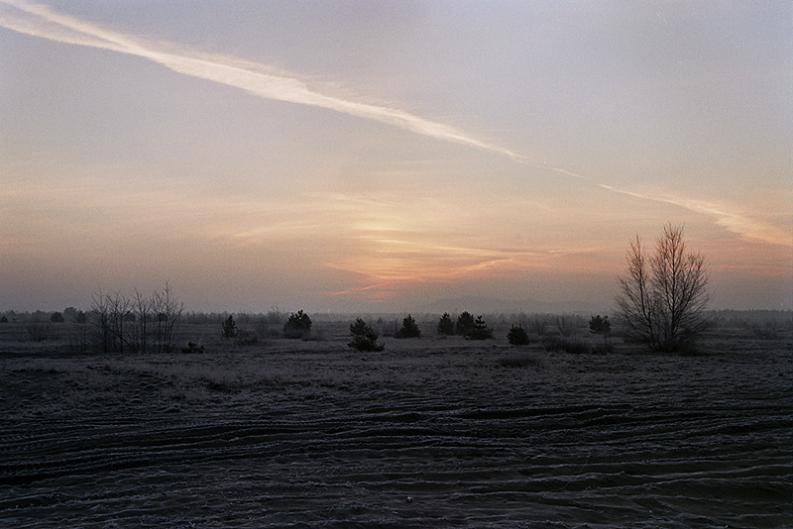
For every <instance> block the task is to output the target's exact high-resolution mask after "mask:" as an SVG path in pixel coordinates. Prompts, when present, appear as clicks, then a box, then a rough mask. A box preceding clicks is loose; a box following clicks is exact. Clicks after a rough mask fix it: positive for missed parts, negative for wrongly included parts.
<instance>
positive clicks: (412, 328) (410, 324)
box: [396, 314, 421, 338]
mask: <svg viewBox="0 0 793 529" xmlns="http://www.w3.org/2000/svg"><path fill="white" fill-rule="evenodd" d="M396 337H397V338H420V337H421V329H419V326H418V325H416V320H415V319H414V318H413V316H411V315H410V314H408V316H407V318H405V319H404V320H402V328H401V329H399V330H398V331H397V333H396Z"/></svg>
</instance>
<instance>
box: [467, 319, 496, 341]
mask: <svg viewBox="0 0 793 529" xmlns="http://www.w3.org/2000/svg"><path fill="white" fill-rule="evenodd" d="M465 337H466V339H468V340H488V339H490V338H492V337H493V330H492V329H491V328H490V327H488V326H487V323H485V319H484V318H483V317H482V316H481V315H480V316H477V318H476V320H475V321H474V325H473V328H472V329H471V330H470V331H469V332H468V334H467V335H466V336H465Z"/></svg>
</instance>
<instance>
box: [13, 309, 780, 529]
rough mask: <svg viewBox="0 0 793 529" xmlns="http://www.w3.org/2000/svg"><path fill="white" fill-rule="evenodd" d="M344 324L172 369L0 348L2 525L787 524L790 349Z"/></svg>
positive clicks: (132, 360)
mask: <svg viewBox="0 0 793 529" xmlns="http://www.w3.org/2000/svg"><path fill="white" fill-rule="evenodd" d="M9 325H10V324H9ZM346 325H347V323H346V322H336V323H327V322H325V323H320V324H319V325H317V326H318V327H320V328H323V329H324V330H323V332H322V335H323V339H322V340H317V341H302V340H285V339H275V338H268V339H264V340H260V341H259V342H258V343H256V344H253V345H249V346H234V345H229V344H222V343H220V339H219V338H212V337H211V335H213V333H215V331H216V329H214V327H213V328H212V329H211V330H209V329H205V330H204V331H202V332H204V334H205V336H206V338H205V340H204V341H205V342H206V343H207V347H206V352H204V353H189V354H187V353H179V352H177V353H170V354H125V355H118V354H114V355H104V354H96V353H94V354H89V353H79V354H78V353H73V352H69V350H67V349H63V348H59V347H55V346H53V345H51V344H48V343H47V342H37V343H35V344H31V343H18V342H13V341H11V340H10V339H8V338H7V337H6V339H4V340H3V341H2V342H0V426H1V428H0V527H4V528H5V527H8V528H11V527H14V528H33V527H36V528H50V527H51V528H71V527H75V528H76V527H80V528H122V527H123V528H126V527H130V528H132V527H152V528H155V527H156V528H171V527H173V528H193V527H195V528H203V527H207V528H209V527H213V528H214V527H338V528H350V527H393V528H403V527H407V528H429V527H504V528H513V527H549V528H563V527H590V528H596V527H603V528H605V527H631V528H638V527H647V528H650V527H653V528H654V527H669V528H691V527H703V528H704V527H735V528H738V527H747V528H749V527H752V528H755V527H758V528H759V527H779V528H781V527H793V512H792V511H791V509H793V507H791V505H793V504H792V503H791V501H790V500H791V496H792V495H793V466H792V465H791V461H793V435H792V434H793V388H792V386H791V380H793V379H792V378H791V375H793V372H792V369H793V368H792V366H793V362H791V360H793V350H792V348H791V337H790V335H789V334H786V335H784V336H781V337H776V338H774V339H765V340H761V339H758V338H757V337H754V336H751V335H749V334H747V333H745V332H742V331H740V330H735V331H730V330H724V329H722V330H720V331H718V332H715V333H712V334H711V335H709V336H708V337H707V339H706V341H705V342H704V343H703V346H702V352H701V353H700V354H698V355H693V356H679V355H666V354H649V353H643V352H641V351H639V350H636V349H634V348H630V347H626V346H619V347H617V350H616V351H615V352H614V353H612V354H583V355H573V354H568V353H549V352H545V351H544V350H543V349H542V347H541V346H539V345H538V344H537V343H536V341H534V342H533V343H532V344H531V345H530V346H528V347H526V348H520V349H516V348H512V347H510V346H509V345H508V344H507V343H506V342H505V340H504V339H503V334H501V335H500V336H501V337H499V338H498V339H496V340H492V341H484V342H470V341H465V340H462V339H460V338H458V337H450V338H445V339H444V338H439V337H433V336H429V337H426V338H422V339H420V340H396V339H394V338H386V339H385V343H386V349H385V351H383V352H380V353H358V352H353V351H351V350H349V349H348V348H347V347H346V341H347V340H346V335H345V326H346ZM193 331H194V332H197V329H193ZM183 332H184V331H183Z"/></svg>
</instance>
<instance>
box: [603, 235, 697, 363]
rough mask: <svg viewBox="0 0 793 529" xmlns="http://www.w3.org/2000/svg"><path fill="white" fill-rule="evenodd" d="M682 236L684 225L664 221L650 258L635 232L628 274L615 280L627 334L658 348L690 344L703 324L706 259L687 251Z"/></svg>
mask: <svg viewBox="0 0 793 529" xmlns="http://www.w3.org/2000/svg"><path fill="white" fill-rule="evenodd" d="M683 235H684V230H683V227H682V226H673V225H671V224H667V225H666V226H664V231H663V233H662V235H661V237H660V238H659V239H658V242H657V244H656V248H655V254H654V255H653V256H652V257H649V258H648V257H647V255H646V254H645V252H644V249H643V248H642V244H641V241H640V240H639V237H638V236H637V237H636V239H635V240H634V241H632V242H631V244H630V248H629V250H628V255H627V258H626V260H627V265H628V274H627V275H626V276H623V277H620V279H619V281H620V294H619V295H618V296H617V299H616V302H617V307H618V312H619V317H620V322H621V323H622V325H623V326H624V327H625V328H626V330H627V332H628V334H629V336H630V337H632V338H634V339H637V340H640V341H643V342H646V343H647V344H648V345H650V346H651V347H652V348H654V349H658V350H662V351H676V350H680V349H685V348H687V347H689V346H690V345H691V344H692V343H693V341H694V339H695V338H696V337H697V335H698V334H700V333H701V332H702V331H703V330H704V329H705V328H706V326H707V320H706V318H705V316H704V311H705V308H706V306H707V303H708V299H709V298H708V291H707V285H708V278H707V272H706V270H705V259H704V257H703V256H702V254H700V253H699V252H689V251H687V248H686V242H685V239H684V237H683Z"/></svg>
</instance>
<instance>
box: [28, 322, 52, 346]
mask: <svg viewBox="0 0 793 529" xmlns="http://www.w3.org/2000/svg"><path fill="white" fill-rule="evenodd" d="M25 331H27V334H28V339H29V340H30V341H31V342H43V341H45V340H49V339H50V337H51V336H52V326H51V325H50V324H49V323H43V322H40V321H31V322H29V323H27V324H26V325H25Z"/></svg>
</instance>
